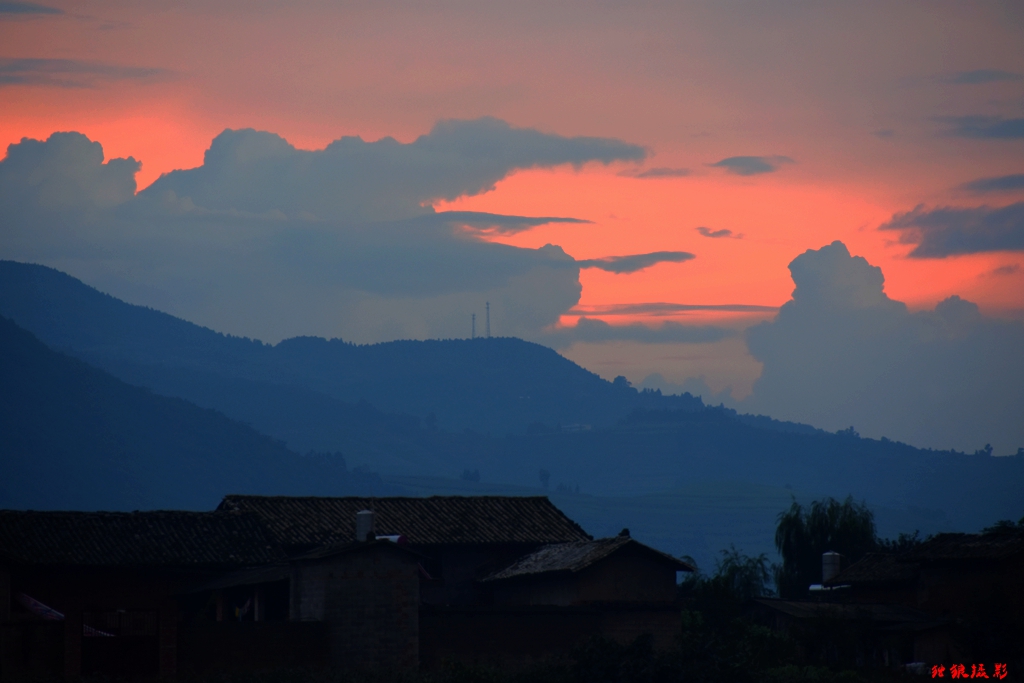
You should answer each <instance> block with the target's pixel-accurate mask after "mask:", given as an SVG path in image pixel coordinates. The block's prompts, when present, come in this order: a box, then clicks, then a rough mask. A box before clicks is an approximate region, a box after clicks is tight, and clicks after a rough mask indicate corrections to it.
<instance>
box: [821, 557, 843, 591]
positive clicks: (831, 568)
mask: <svg viewBox="0 0 1024 683" xmlns="http://www.w3.org/2000/svg"><path fill="white" fill-rule="evenodd" d="M842 557H843V556H842V555H840V554H839V553H835V552H832V551H831V550H830V551H828V552H827V553H822V554H821V582H822V584H825V583H828V582H829V581H831V580H832V579H834V578H835V577H836V576H838V575H839V569H840V560H842Z"/></svg>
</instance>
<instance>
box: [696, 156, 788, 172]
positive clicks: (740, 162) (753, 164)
mask: <svg viewBox="0 0 1024 683" xmlns="http://www.w3.org/2000/svg"><path fill="white" fill-rule="evenodd" d="M792 163H794V161H793V160H792V159H790V158H789V157H784V156H768V157H728V158H726V159H722V160H721V161H716V162H715V163H713V164H708V166H712V167H714V168H724V169H725V170H726V171H727V172H728V173H734V174H736V175H760V174H762V173H772V172H774V171H777V170H778V169H779V166H780V165H782V164H792Z"/></svg>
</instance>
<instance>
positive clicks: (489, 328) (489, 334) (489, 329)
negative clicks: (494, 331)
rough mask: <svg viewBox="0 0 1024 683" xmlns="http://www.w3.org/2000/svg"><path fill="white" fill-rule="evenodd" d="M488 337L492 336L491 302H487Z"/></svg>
mask: <svg viewBox="0 0 1024 683" xmlns="http://www.w3.org/2000/svg"><path fill="white" fill-rule="evenodd" d="M487 338H488V339H490V338H491V302H490V301H488V302H487Z"/></svg>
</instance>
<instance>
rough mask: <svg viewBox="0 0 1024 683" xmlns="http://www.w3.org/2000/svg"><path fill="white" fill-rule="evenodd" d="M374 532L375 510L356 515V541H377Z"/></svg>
mask: <svg viewBox="0 0 1024 683" xmlns="http://www.w3.org/2000/svg"><path fill="white" fill-rule="evenodd" d="M376 538H377V537H376V535H375V534H374V532H373V510H360V511H359V512H357V513H356V541H357V542H359V543H362V542H363V541H372V540H374V539H376Z"/></svg>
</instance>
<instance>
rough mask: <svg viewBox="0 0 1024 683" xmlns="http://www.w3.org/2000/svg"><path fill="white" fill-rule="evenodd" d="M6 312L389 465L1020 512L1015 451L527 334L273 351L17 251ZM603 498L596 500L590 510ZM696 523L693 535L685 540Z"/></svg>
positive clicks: (7, 271) (266, 420) (301, 345)
mask: <svg viewBox="0 0 1024 683" xmlns="http://www.w3.org/2000/svg"><path fill="white" fill-rule="evenodd" d="M0 314H4V315H11V316H12V317H14V318H15V319H16V320H17V321H18V322H19V324H23V325H25V326H26V327H29V328H30V329H31V330H32V331H34V332H36V333H38V335H39V336H40V337H41V338H42V339H43V341H45V342H47V343H48V344H50V345H52V346H54V347H57V348H60V349H62V350H65V351H66V352H67V353H69V354H71V355H75V356H78V357H79V358H82V359H85V360H87V361H88V362H90V363H92V364H95V365H98V366H101V367H103V368H104V369H106V370H108V371H109V372H111V373H112V374H114V375H116V376H117V377H119V378H121V379H122V380H124V381H126V382H128V383H130V384H136V385H139V386H145V387H148V388H151V389H152V390H153V391H155V392H157V393H160V394H164V395H168V396H177V397H182V398H185V399H187V400H189V401H192V402H194V403H196V404H198V405H201V406H204V407H209V408H216V409H217V410H219V411H221V412H223V413H224V414H226V415H227V416H228V417H230V418H233V419H237V420H241V421H244V422H246V423H248V424H250V425H252V426H253V427H254V428H255V429H257V430H259V431H261V432H263V433H266V434H269V435H271V436H273V437H276V438H278V439H282V440H285V441H287V443H288V444H289V446H291V447H292V448H293V449H299V450H301V451H306V450H308V449H313V450H316V451H331V452H333V451H342V452H343V453H344V455H345V457H346V459H347V460H348V462H349V465H359V466H363V467H366V468H368V469H370V470H373V471H375V472H381V473H385V474H389V475H405V476H411V475H415V476H420V477H424V476H425V477H434V478H438V477H440V478H448V479H452V478H457V477H459V475H460V474H461V473H464V472H465V473H467V477H468V478H472V477H473V476H475V473H476V474H479V477H480V479H481V480H482V482H484V483H488V484H502V485H514V486H520V487H529V488H533V489H535V490H536V489H540V488H541V479H540V478H539V473H540V471H541V470H544V471H546V472H548V473H549V475H550V477H549V481H548V486H549V488H550V490H551V491H552V492H554V493H555V494H556V495H559V496H568V495H572V494H574V493H575V491H576V490H577V486H578V487H579V489H580V490H581V492H582V493H583V494H586V495H594V496H599V497H608V496H630V497H634V498H635V499H636V500H637V501H641V502H638V503H637V505H638V506H641V507H642V501H645V500H648V498H647V496H651V495H655V494H658V492H664V491H667V490H670V489H680V488H687V490H693V489H694V488H695V487H696V488H700V487H704V486H711V487H713V486H717V485H718V484H719V483H721V482H734V483H743V484H750V485H754V486H758V487H768V488H769V489H771V490H772V491H775V492H776V493H778V492H779V491H796V492H799V493H800V495H801V496H804V497H808V496H814V497H821V496H826V495H831V496H835V497H838V498H844V497H846V496H847V495H849V494H852V495H854V496H855V497H856V498H858V499H863V500H866V501H868V503H869V504H871V505H873V506H883V507H886V508H889V509H891V510H893V511H894V512H893V515H894V516H891V517H892V518H894V519H895V518H903V519H922V518H927V519H932V520H935V523H936V525H937V527H936V528H934V529H925V531H939V530H950V528H951V527H952V528H953V529H959V530H964V531H974V530H977V529H978V528H980V527H981V526H985V525H987V524H990V523H991V521H992V520H994V519H1000V518H1013V519H1017V518H1019V517H1020V515H1021V514H1022V513H1024V497H1022V496H1021V494H1020V491H1021V490H1024V458H1022V457H1020V456H1017V457H1012V458H994V457H991V456H988V455H965V454H963V453H954V452H938V451H929V450H922V449H917V448H913V447H911V446H908V445H906V444H900V443H894V442H890V441H888V440H885V439H882V440H872V439H861V438H859V437H858V436H856V435H854V434H831V433H826V432H824V431H821V430H818V429H814V428H813V427H809V426H807V425H799V424H792V423H781V422H778V421H775V420H772V419H771V418H767V417H763V416H751V415H737V414H736V413H735V412H734V411H731V410H727V409H721V408H707V407H704V406H703V404H702V403H701V402H700V400H699V399H695V398H693V397H690V396H688V395H687V396H684V397H664V396H661V395H660V394H655V393H650V392H636V391H634V390H633V389H632V388H630V387H628V386H625V385H623V384H616V383H611V382H607V381H604V380H602V379H601V378H599V377H597V376H596V375H594V374H593V373H590V372H588V371H586V370H584V369H582V368H580V367H579V366H577V365H575V364H573V363H571V362H569V361H568V360H566V359H564V358H562V357H560V356H559V355H558V354H556V353H555V352H554V351H551V350H550V349H546V348H544V347H540V346H537V345H535V344H529V343H526V342H522V341H520V340H515V339H480V340H472V341H470V340H447V341H426V342H391V343H387V344H376V345H371V346H355V345H352V344H347V343H345V342H342V341H340V340H332V341H327V340H323V339H317V338H308V337H307V338H296V339H290V340H286V341H284V342H281V343H280V344H278V345H277V346H268V345H265V344H261V343H259V342H254V341H251V340H246V339H238V338H234V337H229V336H225V335H222V334H219V333H217V332H214V331H212V330H208V329H205V328H201V327H198V326H196V325H192V324H191V323H188V322H185V321H182V320H179V319H177V318H174V317H172V316H169V315H166V314H163V313H160V312H157V311H153V310H151V309H146V308H141V307H138V306H131V305H128V304H125V303H123V302H121V301H118V300H117V299H114V298H113V297H109V296H107V295H104V294H101V293H100V292H97V291H96V290H94V289H92V288H90V287H87V286H86V285H84V284H82V283H81V282H79V281H78V280H75V279H74V278H71V277H69V276H67V275H64V274H62V273H60V272H58V271H55V270H52V269H49V268H44V267H41V266H30V265H25V264H18V263H11V262H0ZM382 406H383V407H384V408H386V409H387V410H389V411H395V412H394V413H385V412H382V411H381V410H378V408H380V407H382ZM431 415H433V416H435V417H436V421H432V420H431V419H430V416H431ZM588 427H589V428H588ZM312 491H313V489H310V492H312ZM773 495H775V494H773ZM651 500H653V499H651ZM643 504H646V503H643ZM602 506H604V507H602ZM606 507H607V506H605V504H604V503H600V502H598V503H595V505H594V506H593V510H591V512H588V513H587V514H588V515H589V514H591V513H593V514H594V515H598V513H597V512H593V511H594V510H603V509H606ZM763 507H764V506H761V508H758V509H763ZM588 509H590V508H588ZM607 509H608V510H611V508H607ZM637 509H638V510H639V509H640V508H639V507H638V508H637ZM671 509H674V508H671ZM669 510H670V507H658V506H653V507H652V508H651V514H652V515H662V517H664V518H659V519H658V520H655V519H654V518H653V517H652V520H651V523H652V524H654V523H656V524H658V525H660V528H670V527H671V523H670V521H669V520H668V517H669V516H671V515H672V514H676V513H674V512H669ZM901 511H902V512H901ZM925 511H930V512H925ZM601 514H604V513H601ZM737 514H741V515H743V514H746V515H755V514H761V513H760V512H757V513H755V511H754V508H751V509H749V510H746V511H745V512H737ZM900 515H903V517H899V516H900ZM943 515H945V517H944V516H943ZM598 516H599V515H598ZM598 516H595V517H593V519H598ZM606 516H607V517H608V520H611V517H614V514H613V512H611V511H609V512H608V513H607V515H606ZM606 521H607V520H606ZM596 523H597V522H595V524H596ZM601 523H602V524H603V523H604V522H601ZM608 523H609V524H615V523H618V522H616V521H614V520H612V521H608ZM762 523H763V520H761V522H758V524H762ZM950 525H951V527H950ZM719 526H720V525H719ZM758 528H760V527H758ZM912 530H913V529H906V531H912ZM700 533H701V532H700V531H699V530H695V529H689V530H686V534H687V535H686V538H693V537H694V536H693V534H697V535H700ZM716 533H717V532H716ZM680 534H681V535H680V536H678V537H677V540H678V539H679V538H683V535H682V531H680Z"/></svg>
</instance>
